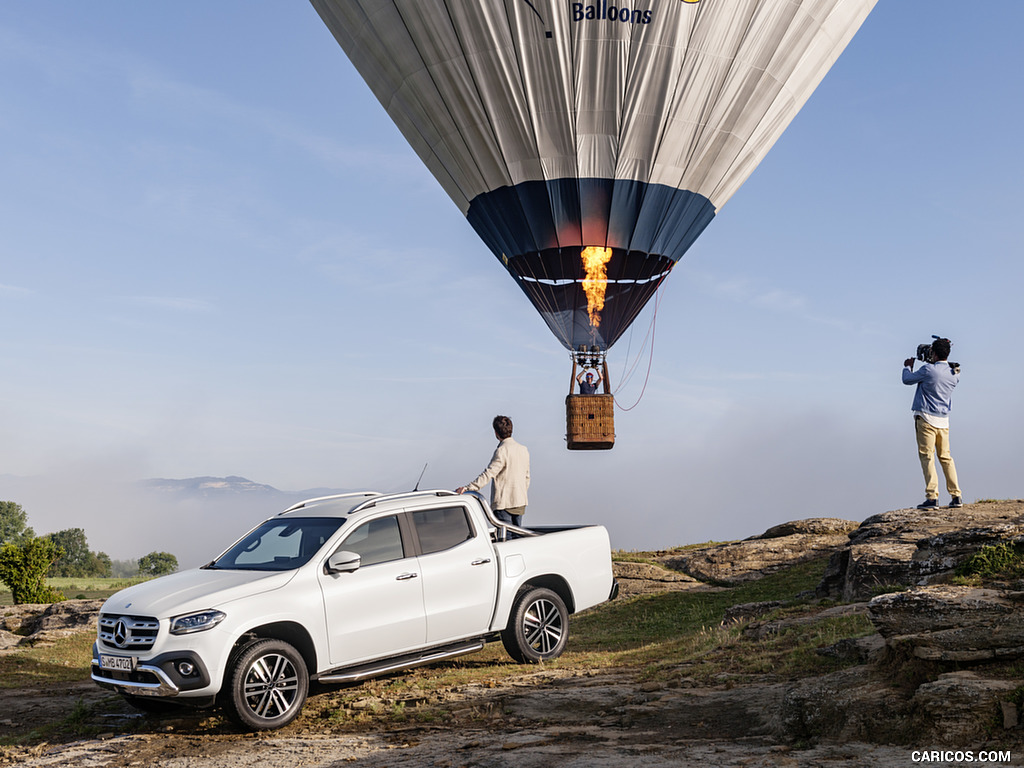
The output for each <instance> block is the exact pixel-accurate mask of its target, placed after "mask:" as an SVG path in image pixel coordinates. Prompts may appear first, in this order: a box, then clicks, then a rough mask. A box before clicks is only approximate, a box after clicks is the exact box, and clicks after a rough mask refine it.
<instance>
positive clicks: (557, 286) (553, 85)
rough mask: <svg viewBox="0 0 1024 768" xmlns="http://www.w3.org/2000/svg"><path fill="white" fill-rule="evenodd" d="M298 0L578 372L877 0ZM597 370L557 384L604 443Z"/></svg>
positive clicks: (584, 442)
mask: <svg viewBox="0 0 1024 768" xmlns="http://www.w3.org/2000/svg"><path fill="white" fill-rule="evenodd" d="M311 2H312V4H313V6H314V8H315V9H316V11H317V12H318V13H319V14H320V17H321V18H322V19H323V21H324V22H325V24H326V25H327V27H328V28H329V29H330V31H331V33H332V34H333V35H334V37H335V39H336V40H337V41H338V43H339V44H340V45H341V47H342V48H343V49H344V51H345V53H346V54H347V55H348V57H349V59H350V60H351V61H352V63H353V65H354V66H355V68H356V69H357V70H358V71H359V73H360V74H361V75H362V77H363V79H364V80H366V82H367V84H368V85H369V86H370V88H371V89H372V90H373V92H374V94H375V95H376V96H377V98H378V99H379V101H380V102H381V104H382V105H383V106H384V108H385V109H386V110H387V112H388V114H389V115H390V116H391V118H392V119H393V120H394V122H395V123H396V125H397V126H398V128H399V129H400V130H401V132H402V134H403V135H404V136H405V138H406V139H407V140H408V141H409V143H410V144H411V145H412V147H413V149H414V150H415V151H416V153H417V154H418V155H419V157H420V158H421V159H422V160H423V162H424V163H425V164H426V165H427V167H428V168H429V169H430V171H431V172H432V173H433V175H434V176H435V178H437V180H438V181H439V182H440V184H441V186H442V187H443V188H444V190H445V191H446V192H447V193H448V195H449V196H450V197H451V199H452V200H453V201H454V202H455V204H456V205H457V206H458V207H459V209H460V210H461V211H462V212H463V213H464V214H465V216H466V218H467V219H468V220H469V223H470V224H471V225H472V226H473V228H474V229H475V230H476V232H477V233H478V234H479V236H480V237H481V239H482V240H483V242H484V243H485V244H486V245H487V247H488V248H489V249H490V251H491V253H492V254H493V255H494V256H495V257H496V258H497V259H498V261H500V262H501V264H502V266H503V267H504V268H505V269H506V270H507V271H508V273H509V274H510V275H511V276H512V278H513V279H514V280H515V281H516V283H517V284H518V285H519V287H520V288H521V289H522V291H523V293H525V294H526V296H527V297H528V298H529V299H530V301H531V302H532V303H533V306H534V307H535V308H536V309H537V311H538V312H539V313H540V315H541V317H543V318H544V321H545V322H546V323H547V325H548V327H549V328H550V329H551V331H552V333H554V335H555V336H556V337H557V338H558V340H559V341H561V343H562V344H563V345H564V346H565V347H566V348H567V349H568V350H569V351H570V353H571V354H572V356H573V360H574V372H575V366H576V365H581V366H584V367H596V366H598V365H601V366H603V367H604V369H605V371H606V370H607V366H606V365H605V355H606V354H607V351H608V349H609V348H610V347H611V346H612V345H613V344H614V343H615V341H616V340H617V339H618V338H619V337H620V336H621V335H622V334H623V333H624V332H625V330H626V329H627V328H628V327H629V325H630V323H631V322H633V320H634V319H635V318H636V317H637V315H638V314H639V313H640V311H641V310H642V309H643V307H644V305H645V304H646V303H647V302H648V300H649V299H650V298H651V297H652V296H653V295H654V294H655V292H656V291H657V289H658V287H659V286H660V285H661V283H662V281H664V279H665V278H666V277H667V276H668V274H669V273H670V272H671V270H672V267H673V266H674V265H675V264H676V262H678V261H679V259H680V258H682V256H683V254H684V253H686V251H687V249H688V248H689V247H690V246H691V245H692V244H693V242H694V241H695V240H696V239H697V237H698V236H699V235H700V233H701V232H702V231H703V230H704V228H705V227H707V226H708V224H709V223H710V222H711V220H712V219H713V218H714V217H715V216H716V215H717V213H718V212H719V211H720V210H721V208H722V206H723V205H724V204H725V203H726V201H728V200H729V198H730V197H731V196H732V195H733V193H734V192H736V190H737V189H738V188H739V187H740V185H741V184H742V183H743V182H744V181H745V180H746V178H747V177H748V176H749V175H750V173H751V172H752V171H753V170H754V168H755V167H756V166H757V164H758V163H759V162H760V161H761V159H762V158H763V157H764V156H765V154H766V153H767V152H768V150H769V149H770V148H771V146H772V145H773V144H774V143H775V141H776V140H777V139H778V138H779V136H780V135H781V134H782V132H783V131H784V130H785V128H786V126H787V125H789V123H790V121H791V120H792V119H793V117H794V116H795V115H796V114H797V112H798V111H799V110H800V108H801V107H802V106H803V104H804V102H805V101H806V100H807V99H808V97H810V95H811V93H812V92H813V91H814V89H815V87H817V85H818V83H819V82H821V79H822V78H823V77H824V76H825V74H826V73H827V72H828V70H829V68H830V67H831V66H832V64H833V63H834V62H835V61H836V59H837V58H838V56H839V54H840V53H841V52H842V51H843V49H844V48H845V47H846V45H847V43H848V42H849V41H850V39H851V38H852V37H853V35H854V34H855V33H856V31H857V29H858V28H859V27H860V25H861V23H862V22H863V21H864V19H865V18H866V17H867V15H868V14H869V13H870V12H871V9H872V8H873V7H874V5H875V2H876V0H587V1H586V2H569V1H567V0H311ZM605 387H606V389H605V393H606V394H605V395H604V396H601V397H607V398H609V400H608V401H607V402H606V404H604V405H600V404H598V403H599V402H604V401H595V400H586V398H587V397H588V396H573V395H572V394H571V392H572V389H571V383H570V399H573V398H575V399H576V400H581V399H582V400H581V401H585V402H584V405H583V406H581V407H584V411H586V412H585V413H580V414H576V416H575V417H574V415H573V410H572V405H570V406H568V408H569V410H567V416H568V418H569V421H570V422H572V421H573V419H574V418H578V419H581V420H582V421H584V422H587V424H585V425H584V427H585V426H587V425H588V424H589V425H591V426H592V423H593V422H595V421H597V422H601V423H602V424H603V423H604V422H605V421H607V422H608V425H606V426H602V427H600V428H599V429H598V430H597V432H598V433H600V434H598V435H597V437H596V438H595V439H589V438H588V439H581V440H577V441H574V439H573V436H574V435H573V430H574V429H575V428H574V427H572V426H571V425H570V435H569V447H570V448H574V447H576V448H578V447H591V448H592V447H597V448H606V447H611V445H612V444H613V443H614V428H613V420H612V418H611V402H610V398H611V395H610V394H608V389H607V376H605ZM589 397H593V396H589ZM574 402H575V401H574ZM576 404H577V405H579V403H578V402H577V403H576ZM595 409H596V411H597V412H598V413H597V415H595V413H594V412H593V411H594V410H595ZM609 428H610V434H609ZM580 429H581V430H582V429H583V428H582V427H581V428H580ZM584 431H585V430H584ZM576 436H577V437H585V436H583V435H582V432H580V431H577V432H576ZM574 442H576V443H577V444H575V445H574Z"/></svg>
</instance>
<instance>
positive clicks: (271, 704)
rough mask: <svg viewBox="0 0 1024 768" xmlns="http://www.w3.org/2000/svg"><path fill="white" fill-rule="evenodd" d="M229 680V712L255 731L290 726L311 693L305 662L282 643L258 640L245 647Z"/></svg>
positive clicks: (292, 649)
mask: <svg viewBox="0 0 1024 768" xmlns="http://www.w3.org/2000/svg"><path fill="white" fill-rule="evenodd" d="M229 680H230V689H229V693H230V698H229V700H228V705H229V709H230V712H231V714H232V716H233V717H234V718H235V719H236V720H237V721H238V722H239V723H241V724H242V725H243V726H245V727H247V728H250V729H252V730H254V731H266V730H272V729H274V728H281V727H283V726H285V725H287V724H288V723H290V722H291V721H292V720H294V719H295V718H296V717H297V716H298V714H299V711H300V710H301V709H302V705H303V704H304V703H305V701H306V694H307V693H308V691H309V673H308V672H307V671H306V662H305V661H303V659H302V655H301V654H300V653H299V652H298V651H297V650H295V648H293V647H292V646H291V645H289V644H288V643H286V642H284V641H283V640H256V641H254V642H252V643H250V644H249V645H247V646H246V647H244V648H243V649H242V650H241V651H240V652H239V653H238V655H237V656H236V658H235V662H234V665H233V667H232V668H231V670H230V671H229Z"/></svg>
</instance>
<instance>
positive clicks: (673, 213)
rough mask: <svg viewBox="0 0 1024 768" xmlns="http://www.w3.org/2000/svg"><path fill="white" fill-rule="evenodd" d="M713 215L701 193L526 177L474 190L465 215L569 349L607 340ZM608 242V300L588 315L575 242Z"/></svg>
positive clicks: (616, 334)
mask: <svg viewBox="0 0 1024 768" xmlns="http://www.w3.org/2000/svg"><path fill="white" fill-rule="evenodd" d="M714 216H715V208H714V206H713V205H712V204H711V202H710V201H709V200H708V199H707V198H706V197H703V196H702V195H697V194H694V193H693V192H687V191H685V190H680V189H674V188H672V187H666V186H661V185H657V184H644V183H641V182H631V181H616V180H612V179H578V180H577V179H559V180H556V181H548V182H544V181H531V182H525V183H523V184H518V185H516V186H515V187H503V188H501V189H497V190H494V191H493V192H488V193H486V194H483V195H480V196H479V197H477V198H476V199H474V200H473V202H472V203H471V204H470V207H469V212H468V214H467V218H468V219H469V223H470V224H471V225H472V226H473V228H474V229H475V230H476V231H477V234H479V235H480V237H481V239H483V241H484V242H485V243H486V244H487V246H488V247H489V248H490V249H491V252H492V253H494V255H495V256H497V257H498V259H499V260H500V261H501V262H502V264H504V265H505V268H506V269H508V271H509V273H511V275H512V277H513V278H515V280H516V282H517V283H518V284H519V287H520V288H521V289H522V290H523V293H525V294H526V295H527V296H528V297H529V299H530V301H531V302H532V303H533V305H534V307H536V309H537V311H538V312H540V314H541V316H542V317H543V318H544V321H545V322H546V323H547V324H548V327H549V328H550V329H551V331H552V333H554V334H555V336H556V337H557V338H558V339H559V340H560V341H561V342H562V344H564V345H565V346H566V347H567V348H569V349H576V348H577V347H578V346H579V345H580V344H586V345H587V346H593V345H597V346H599V347H601V348H602V349H607V348H608V347H610V346H611V345H612V344H614V343H615V341H616V340H617V339H618V338H619V337H620V336H621V335H622V334H623V333H624V332H625V330H626V329H627V328H628V327H629V324H630V323H631V322H633V320H634V319H635V318H636V316H637V315H638V314H639V313H640V311H641V310H642V309H643V307H644V305H645V304H646V303H647V301H648V300H649V299H650V298H651V297H652V296H653V295H654V293H655V292H656V291H657V289H658V286H659V285H661V281H662V280H664V279H665V277H667V276H668V273H669V272H670V271H671V269H672V267H673V266H674V265H675V262H677V261H678V260H679V259H680V258H682V256H683V254H684V253H686V251H687V249H688V248H689V247H690V246H691V245H692V244H693V242H694V241H695V240H696V239H697V237H698V236H699V235H700V233H701V232H703V231H704V228H705V227H706V226H707V225H708V224H709V223H710V222H711V220H712V219H713V218H714ZM583 246H602V247H608V248H612V252H613V254H612V258H611V261H610V262H609V264H608V284H607V288H606V293H605V308H604V310H603V311H602V313H601V322H600V324H599V326H598V327H597V328H594V327H592V326H591V324H590V320H589V317H588V314H587V300H586V295H585V294H584V292H583V287H582V280H583V278H584V273H583V266H582V263H581V262H580V248H581V247H583Z"/></svg>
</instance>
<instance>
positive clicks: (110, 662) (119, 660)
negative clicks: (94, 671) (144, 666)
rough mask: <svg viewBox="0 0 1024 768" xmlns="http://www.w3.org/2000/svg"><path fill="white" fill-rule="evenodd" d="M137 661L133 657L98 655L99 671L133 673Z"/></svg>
mask: <svg viewBox="0 0 1024 768" xmlns="http://www.w3.org/2000/svg"><path fill="white" fill-rule="evenodd" d="M137 661H138V659H136V658H135V657H134V656H109V655H107V654H105V653H101V654H100V669H113V670H117V671H119V672H134V671H135V664H136V662H137Z"/></svg>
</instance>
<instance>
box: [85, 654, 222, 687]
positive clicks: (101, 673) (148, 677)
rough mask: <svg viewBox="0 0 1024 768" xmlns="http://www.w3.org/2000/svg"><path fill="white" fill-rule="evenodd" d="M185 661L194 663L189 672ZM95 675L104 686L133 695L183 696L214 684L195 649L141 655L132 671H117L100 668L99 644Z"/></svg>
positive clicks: (93, 676)
mask: <svg viewBox="0 0 1024 768" xmlns="http://www.w3.org/2000/svg"><path fill="white" fill-rule="evenodd" d="M183 664H189V665H191V672H190V673H189V674H183V673H182V671H181V669H182V665H183ZM91 676H92V679H93V681H94V682H95V683H96V684H97V685H99V686H101V687H103V688H107V689H110V690H115V691H117V692H118V693H127V694H130V695H133V696H159V697H165V696H181V695H183V694H187V693H188V692H189V691H197V690H200V689H202V688H207V687H209V685H210V673H209V672H208V671H207V668H206V665H205V664H204V663H203V660H202V659H201V658H200V657H199V655H198V654H197V653H195V652H194V651H170V652H168V653H162V654H160V655H159V656H154V657H153V658H151V659H143V658H139V659H138V661H137V662H136V663H135V666H134V669H132V670H131V671H127V670H114V669H103V668H101V667H100V650H99V647H98V646H97V645H96V644H95V643H93V646H92V675H91Z"/></svg>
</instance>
